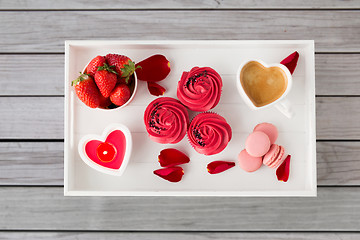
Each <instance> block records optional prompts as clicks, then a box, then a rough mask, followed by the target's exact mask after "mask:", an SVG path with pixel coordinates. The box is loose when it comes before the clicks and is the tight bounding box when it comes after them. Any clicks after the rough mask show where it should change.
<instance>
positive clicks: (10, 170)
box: [0, 142, 64, 235]
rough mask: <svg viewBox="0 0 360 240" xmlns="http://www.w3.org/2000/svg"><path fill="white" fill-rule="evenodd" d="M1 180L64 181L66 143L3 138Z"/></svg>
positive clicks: (11, 182)
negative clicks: (14, 140)
mask: <svg viewBox="0 0 360 240" xmlns="http://www.w3.org/2000/svg"><path fill="white" fill-rule="evenodd" d="M0 184H2V185H63V184H64V143H62V142H1V143H0ZM0 235H1V234H0Z"/></svg>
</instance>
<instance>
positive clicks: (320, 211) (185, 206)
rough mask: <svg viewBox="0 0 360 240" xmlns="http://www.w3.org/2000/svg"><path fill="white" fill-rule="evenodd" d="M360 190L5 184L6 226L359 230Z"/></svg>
mask: <svg viewBox="0 0 360 240" xmlns="http://www.w3.org/2000/svg"><path fill="white" fill-rule="evenodd" d="M359 198H360V188H359V187H352V188H326V187H323V188H320V189H318V197H317V198H231V197H225V198H217V197H214V198H211V197H209V198H201V197H145V198H144V197H122V198H119V197H106V198H105V197H88V198H83V197H64V196H63V188H57V187H53V188H41V187H32V188H26V187H25V188H23V187H15V188H14V187H3V188H0V226H1V228H2V229H7V230H16V229H19V228H21V229H23V230H50V229H57V230H83V231H86V230H128V231H135V230H144V231H146V230H151V231H160V230H172V231H177V230H178V231H193V230H196V231H202V230H203V231H221V230H228V231H240V230H241V231H250V230H251V231H256V230H265V231H266V230H279V231H302V230H308V231H309V230H310V231H311V230H323V231H335V230H338V231H358V230H359V226H360V215H359V214H358V213H359V212H360V201H359Z"/></svg>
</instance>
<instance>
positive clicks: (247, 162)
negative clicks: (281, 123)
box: [238, 123, 285, 172]
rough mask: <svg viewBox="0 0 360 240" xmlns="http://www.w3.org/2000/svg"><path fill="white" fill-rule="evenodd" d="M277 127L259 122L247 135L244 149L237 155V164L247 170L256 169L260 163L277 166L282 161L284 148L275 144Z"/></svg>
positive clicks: (252, 170)
mask: <svg viewBox="0 0 360 240" xmlns="http://www.w3.org/2000/svg"><path fill="white" fill-rule="evenodd" d="M277 137H278V130H277V128H276V127H275V126H274V125H273V124H271V123H260V124H258V125H256V126H255V128H254V131H253V132H252V133H251V134H250V135H249V136H248V137H247V139H246V142H245V149H244V150H242V151H241V152H240V153H239V155H238V161H239V165H240V167H241V168H242V169H244V170H245V171H247V172H254V171H256V170H258V169H259V168H260V167H261V165H262V164H264V165H266V166H268V167H270V168H277V167H278V166H280V164H281V163H282V162H283V161H284V155H285V149H284V147H283V146H279V145H277V144H275V141H276V139H277Z"/></svg>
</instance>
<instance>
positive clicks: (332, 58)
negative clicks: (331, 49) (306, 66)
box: [315, 54, 360, 95]
mask: <svg viewBox="0 0 360 240" xmlns="http://www.w3.org/2000/svg"><path fill="white" fill-rule="evenodd" d="M315 74H316V78H315V79H316V81H315V84H316V94H318V95H359V94H360V88H359V87H360V54H316V56H315Z"/></svg>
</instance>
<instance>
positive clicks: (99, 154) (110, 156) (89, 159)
mask: <svg viewBox="0 0 360 240" xmlns="http://www.w3.org/2000/svg"><path fill="white" fill-rule="evenodd" d="M131 149H132V138H131V133H130V131H129V129H128V128H127V127H126V126H125V125H122V124H112V125H110V126H108V127H107V128H105V130H104V132H103V134H102V136H98V135H94V134H89V135H86V136H84V137H83V138H81V139H80V141H79V146H78V151H79V154H80V157H81V159H82V160H83V161H84V162H85V163H86V164H87V165H88V166H90V167H92V168H94V169H95V170H98V171H99V172H102V173H106V174H111V175H116V176H121V175H122V174H123V173H124V171H125V168H126V166H127V164H128V162H129V159H130V155H131Z"/></svg>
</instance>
